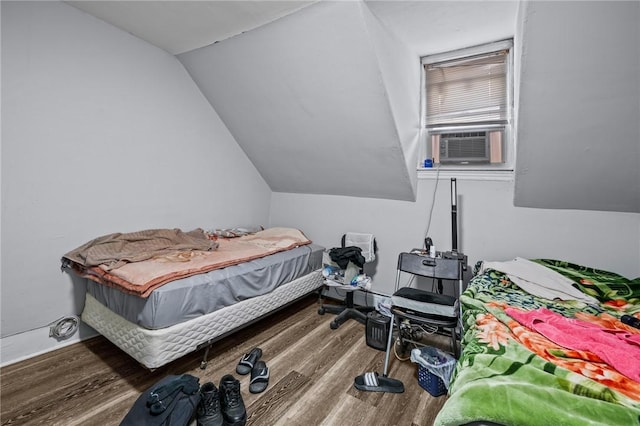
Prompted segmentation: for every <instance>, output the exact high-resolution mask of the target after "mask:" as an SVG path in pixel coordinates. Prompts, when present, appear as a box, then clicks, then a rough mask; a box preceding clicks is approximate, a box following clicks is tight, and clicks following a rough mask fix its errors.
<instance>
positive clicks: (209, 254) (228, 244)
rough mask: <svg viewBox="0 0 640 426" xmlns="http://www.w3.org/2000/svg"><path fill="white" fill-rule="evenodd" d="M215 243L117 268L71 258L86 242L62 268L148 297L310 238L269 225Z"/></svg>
mask: <svg viewBox="0 0 640 426" xmlns="http://www.w3.org/2000/svg"><path fill="white" fill-rule="evenodd" d="M212 242H213V241H212ZM215 243H216V244H217V246H218V247H217V249H216V250H213V251H207V250H186V251H185V250H183V249H182V248H180V249H176V250H170V249H169V248H167V249H166V250H161V251H159V253H160V254H158V255H154V256H152V257H151V258H148V259H145V260H141V261H137V262H130V263H125V264H123V265H121V266H119V267H117V268H115V267H113V266H112V265H110V264H100V265H97V266H93V265H85V264H84V262H77V261H76V260H74V259H78V256H76V255H75V253H76V251H77V250H80V249H81V248H82V247H85V246H86V244H85V245H83V246H81V247H79V248H78V249H76V250H74V251H72V252H70V253H71V254H67V255H65V256H64V257H63V267H64V266H65V263H70V265H69V266H70V267H71V268H72V269H73V270H74V271H75V272H76V273H77V274H79V275H80V276H83V277H85V278H88V279H90V280H93V281H95V282H98V283H100V284H104V285H108V286H111V287H116V288H118V289H120V290H122V291H123V292H125V293H130V294H134V295H137V296H140V297H148V296H149V294H151V292H152V291H153V290H154V289H155V288H158V287H159V286H161V285H163V284H166V283H168V282H170V281H173V280H176V279H180V278H185V277H188V276H191V275H196V274H201V273H205V272H208V271H212V270H214V269H221V268H225V267H227V266H231V265H237V264H239V263H243V262H248V261H250V260H254V259H258V258H261V257H264V256H268V255H270V254H274V253H277V252H280V251H284V250H289V249H292V248H295V247H299V246H301V245H305V244H310V243H311V241H310V240H309V239H308V238H307V237H306V236H305V235H304V234H303V233H302V232H301V231H299V230H297V229H292V228H269V229H266V230H264V231H260V232H257V233H255V234H251V235H245V236H242V237H238V238H231V239H225V238H222V239H218V241H217V242H215ZM80 260H84V259H83V258H80Z"/></svg>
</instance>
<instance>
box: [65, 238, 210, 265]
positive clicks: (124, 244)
mask: <svg viewBox="0 0 640 426" xmlns="http://www.w3.org/2000/svg"><path fill="white" fill-rule="evenodd" d="M217 247H218V243H217V242H215V241H212V240H210V239H208V238H207V236H206V235H205V233H204V231H203V230H202V229H194V230H193V231H190V232H183V231H181V230H180V229H147V230H144V231H138V232H130V233H127V234H122V233H119V232H118V233H115V234H109V235H104V236H102V237H98V238H96V239H93V240H91V241H89V242H88V243H85V244H83V245H81V246H80V247H78V248H76V249H75V250H72V251H70V252H69V253H67V254H65V255H64V256H63V258H66V259H69V260H71V261H73V262H75V263H78V264H80V265H82V266H85V267H90V266H98V265H102V268H103V269H104V270H106V271H108V270H111V269H115V268H119V267H121V266H123V265H125V264H126V263H131V262H140V261H142V260H147V259H151V258H152V257H154V256H159V255H163V254H168V253H173V252H176V251H188V250H202V251H210V250H215V249H216V248H217Z"/></svg>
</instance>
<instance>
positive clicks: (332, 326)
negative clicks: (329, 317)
mask: <svg viewBox="0 0 640 426" xmlns="http://www.w3.org/2000/svg"><path fill="white" fill-rule="evenodd" d="M329 327H331V329H332V330H336V329H337V328H338V327H340V324H338V323H337V322H335V321H331V324H329Z"/></svg>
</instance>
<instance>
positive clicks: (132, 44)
mask: <svg viewBox="0 0 640 426" xmlns="http://www.w3.org/2000/svg"><path fill="white" fill-rule="evenodd" d="M2 124H3V126H2V231H3V232H2V266H3V267H2V290H1V296H2V322H1V326H2V327H1V331H2V342H1V344H2V358H1V361H2V363H7V362H9V361H11V360H12V359H16V358H19V357H21V356H24V355H31V354H33V353H35V352H38V351H44V350H46V349H48V348H51V347H52V346H55V345H59V343H58V342H56V341H55V340H54V339H51V338H49V337H48V327H46V325H47V324H49V323H50V322H52V321H55V320H57V319H58V318H60V317H62V316H67V315H74V314H79V313H80V310H81V308H82V300H83V299H82V297H81V292H80V290H81V286H78V285H74V284H73V283H72V279H71V277H70V276H69V275H68V274H66V273H61V272H60V258H61V256H62V255H63V254H64V253H66V252H67V251H69V250H71V249H74V248H75V247H77V246H79V245H80V244H82V243H84V242H86V241H88V240H90V239H92V238H95V237H97V236H99V235H103V234H107V233H111V232H127V231H133V230H139V229H146V228H154V227H168V228H174V227H176V228H182V229H185V230H189V229H193V228H195V227H205V228H206V227H226V226H237V225H243V224H245V225H246V224H264V225H267V220H268V209H269V200H270V196H271V191H270V189H269V188H268V187H267V185H266V183H265V182H264V180H263V179H262V177H261V176H260V175H259V174H258V172H257V171H256V169H255V168H254V167H253V165H252V164H251V162H249V160H248V159H247V157H246V155H245V154H244V153H243V152H242V150H241V149H240V148H239V147H238V145H237V143H236V142H235V140H234V139H233V137H232V136H231V135H230V133H229V132H228V130H227V128H226V127H225V126H224V124H223V123H222V122H221V120H220V118H219V117H218V115H217V114H216V112H215V111H214V110H213V109H212V108H211V106H210V105H209V103H208V102H207V101H206V100H205V98H204V97H203V96H202V93H201V92H200V91H199V90H198V89H197V87H196V85H195V84H194V83H193V81H192V79H191V78H190V77H189V75H188V73H187V72H186V70H185V69H184V68H183V67H182V65H181V64H180V63H179V61H178V60H177V59H176V58H175V57H174V56H171V55H169V54H167V53H166V52H164V51H162V50H160V49H158V48H156V47H153V46H151V45H150V44H147V43H146V42H143V41H141V40H140V39H137V38H135V37H133V36H131V35H129V34H127V33H126V32H124V31H121V30H118V29H116V28H115V27H112V26H110V25H107V24H105V23H104V22H102V21H99V20H97V19H95V18H93V17H91V16H89V15H86V14H84V13H83V12H80V11H79V10H77V9H75V8H72V7H70V6H67V5H65V4H63V3H59V2H15V3H13V2H2ZM81 331H82V333H81V334H85V333H90V332H91V330H81ZM16 333H18V334H16ZM78 337H79V336H78V335H77V334H76V335H75V336H74V337H73V338H72V339H71V340H70V341H74V340H75V339H77V338H78ZM62 343H64V342H62Z"/></svg>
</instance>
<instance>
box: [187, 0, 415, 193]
mask: <svg viewBox="0 0 640 426" xmlns="http://www.w3.org/2000/svg"><path fill="white" fill-rule="evenodd" d="M362 7H363V6H362V4H361V3H360V2H343V3H339V2H326V3H317V4H314V5H312V6H309V7H307V8H305V9H303V10H300V11H299V12H297V13H296V14H295V15H290V16H288V17H284V18H282V19H280V20H278V21H277V22H274V23H272V24H270V25H266V26H263V27H260V28H257V29H255V30H252V31H250V32H247V33H244V34H241V35H239V36H236V37H234V38H232V39H229V40H226V41H225V42H223V43H216V44H213V45H210V46H207V47H204V48H201V49H197V50H195V51H191V52H188V53H184V54H181V55H179V56H178V58H179V59H180V61H182V63H183V64H184V65H185V67H186V68H187V70H188V71H189V72H190V73H191V75H192V77H193V78H194V80H195V81H196V83H197V84H198V85H199V87H200V89H201V90H202V92H203V93H204V95H205V96H206V97H207V99H208V100H209V102H210V103H211V104H212V105H213V107H214V108H215V110H216V111H217V112H218V114H219V115H220V116H221V117H222V119H223V120H224V122H225V124H226V125H227V127H228V128H229V130H230V131H231V133H232V134H233V135H234V136H235V138H236V140H237V141H238V143H239V144H240V145H241V146H242V147H243V149H244V150H245V152H246V153H247V155H248V156H249V158H251V160H252V162H253V163H254V164H255V166H256V167H257V168H258V170H259V171H260V172H261V173H262V175H263V177H264V178H265V180H266V181H267V182H269V185H270V186H271V188H272V189H273V190H274V191H279V192H302V193H321V194H333V195H357V196H363V197H374V198H389V199H404V200H410V199H413V198H414V192H413V186H412V184H411V180H410V177H409V171H408V170H407V165H406V161H405V157H404V153H403V150H402V144H401V141H400V140H399V136H398V132H397V129H396V125H395V122H394V116H393V111H392V110H391V106H390V103H389V100H388V95H387V88H386V87H385V85H384V84H383V79H382V76H381V70H380V65H379V63H378V59H377V55H376V50H375V49H374V46H373V44H372V42H371V38H370V36H369V28H368V27H367V25H366V22H365V20H364V19H363V10H362ZM398 47H399V48H402V47H403V45H402V44H399V46H398ZM407 78H409V76H407ZM418 99H419V98H418V97H417V96H416V97H414V99H411V100H410V104H412V105H415V108H416V111H415V112H416V114H414V115H413V117H414V122H413V123H412V128H413V131H414V133H415V135H417V132H418V114H417V105H418ZM414 169H415V163H414ZM414 174H415V172H414Z"/></svg>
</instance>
